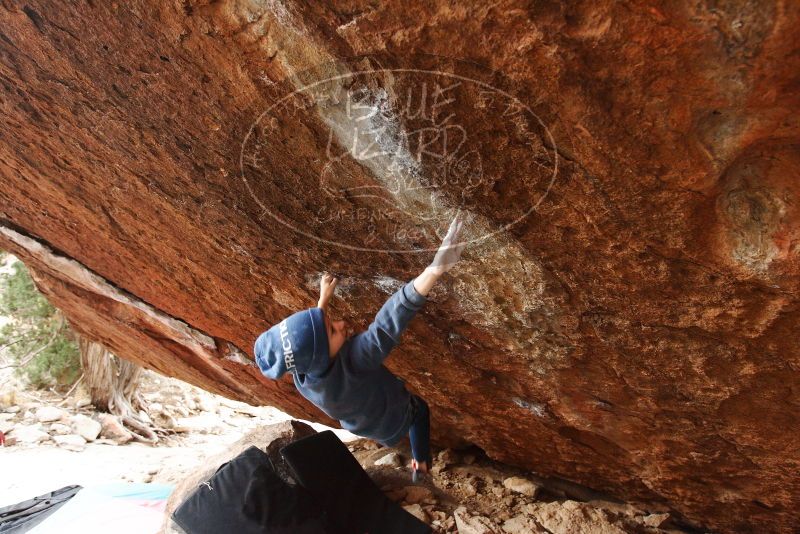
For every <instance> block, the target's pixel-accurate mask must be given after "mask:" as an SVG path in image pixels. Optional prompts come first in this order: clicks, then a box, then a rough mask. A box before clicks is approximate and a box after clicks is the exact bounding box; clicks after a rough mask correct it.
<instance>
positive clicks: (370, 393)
mask: <svg viewBox="0 0 800 534" xmlns="http://www.w3.org/2000/svg"><path fill="white" fill-rule="evenodd" d="M462 226H463V221H462V220H461V219H460V218H459V217H458V216H457V217H456V218H455V219H453V222H452V223H451V224H450V228H449V229H448V232H447V235H446V236H445V238H444V240H443V241H442V244H441V246H440V247H439V250H438V251H437V252H436V256H435V257H434V259H433V262H431V264H430V265H429V266H428V267H426V268H425V270H424V271H422V273H421V274H420V275H419V276H417V277H416V278H415V279H414V280H412V281H410V282H408V283H407V284H405V285H404V286H403V287H401V288H400V289H399V290H398V291H397V292H396V293H395V294H394V295H392V296H391V297H390V298H389V300H387V301H386V303H385V304H384V305H383V307H382V308H381V309H380V311H379V312H378V314H377V315H376V316H375V320H374V321H373V322H372V324H371V325H370V326H369V328H367V330H366V331H365V332H361V333H360V334H357V335H355V336H352V337H350V336H349V335H348V333H349V332H348V327H347V324H346V322H345V321H333V320H332V319H331V318H330V314H329V312H328V310H329V308H328V303H329V302H330V300H331V298H332V297H333V292H334V289H335V288H336V284H337V279H336V278H334V277H332V276H331V275H327V274H326V275H324V276H323V277H322V279H321V281H320V297H319V302H318V303H317V307H316V308H309V309H307V310H303V311H300V312H297V313H295V314H293V315H291V316H289V317H287V318H286V319H284V320H283V321H281V322H280V323H278V324H276V325H275V326H273V327H272V328H270V329H269V330H267V331H266V332H264V333H262V334H261V335H260V336H259V337H258V339H257V340H256V342H255V355H256V363H257V364H258V367H259V368H260V369H261V372H262V373H263V374H264V375H265V376H267V377H269V378H272V379H278V378H280V377H281V376H283V375H284V374H285V373H287V372H291V373H293V378H294V384H295V386H296V387H297V389H298V391H300V394H301V395H303V396H304V397H305V398H306V399H308V400H309V401H311V402H312V403H313V404H314V405H315V406H317V407H318V408H320V409H321V410H322V411H323V412H325V413H326V414H328V415H329V416H330V417H332V418H334V419H337V420H338V421H339V423H340V424H341V425H342V428H345V429H347V430H349V431H350V432H353V433H354V434H357V435H359V436H362V437H366V438H370V439H374V440H376V441H378V442H381V443H383V444H384V445H386V446H394V445H396V444H397V443H398V442H399V441H400V440H401V439H402V438H403V437H404V436H405V435H406V434H408V435H409V438H410V440H411V453H412V456H413V460H412V463H411V466H412V469H413V479H414V481H417V480H418V479H419V478H420V477H421V474H423V473H427V472H428V467H429V466H430V462H431V454H430V442H429V440H430V419H429V417H430V413H429V411H428V405H427V404H426V403H425V401H424V400H422V399H421V398H419V397H418V396H416V395H411V394H410V393H409V392H408V390H406V388H405V386H404V385H403V382H402V381H401V380H400V379H398V378H397V377H396V376H395V375H393V374H392V373H391V372H389V370H388V369H387V368H386V367H384V365H383V360H384V359H386V357H387V356H388V355H389V352H390V351H391V350H392V349H393V348H394V346H395V345H396V344H397V342H398V341H399V339H400V334H401V333H402V332H403V330H405V328H406V325H408V322H409V321H410V320H411V319H412V318H413V317H414V315H415V314H416V313H417V311H418V310H419V309H420V308H421V307H422V305H423V304H424V303H425V301H426V297H427V295H428V292H429V291H430V290H431V288H432V287H433V285H434V284H435V283H436V281H437V280H438V279H439V277H440V276H441V275H442V274H443V273H445V272H447V271H448V270H450V269H451V268H452V267H453V265H455V263H456V262H457V261H458V260H459V258H460V257H461V251H462V250H463V249H464V246H465V243H462V242H461V241H460V234H461V228H462Z"/></svg>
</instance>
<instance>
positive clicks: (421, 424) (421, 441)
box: [408, 395, 431, 473]
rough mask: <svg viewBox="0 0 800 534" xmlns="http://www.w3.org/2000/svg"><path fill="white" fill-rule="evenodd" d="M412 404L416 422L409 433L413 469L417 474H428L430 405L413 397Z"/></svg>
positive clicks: (429, 458) (412, 424) (414, 421)
mask: <svg viewBox="0 0 800 534" xmlns="http://www.w3.org/2000/svg"><path fill="white" fill-rule="evenodd" d="M411 402H412V403H413V405H414V412H415V413H414V420H413V421H412V422H411V428H410V429H409V431H408V437H409V438H410V440H411V455H412V456H413V460H412V461H411V468H412V469H413V470H414V471H415V472H416V471H419V472H420V473H427V472H428V468H429V467H430V464H431V443H430V440H431V420H430V410H429V409H428V404H427V403H426V402H425V401H424V400H422V399H421V398H419V397H417V396H416V395H412V397H411Z"/></svg>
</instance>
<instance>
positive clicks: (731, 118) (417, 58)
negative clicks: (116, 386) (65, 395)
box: [0, 0, 800, 532]
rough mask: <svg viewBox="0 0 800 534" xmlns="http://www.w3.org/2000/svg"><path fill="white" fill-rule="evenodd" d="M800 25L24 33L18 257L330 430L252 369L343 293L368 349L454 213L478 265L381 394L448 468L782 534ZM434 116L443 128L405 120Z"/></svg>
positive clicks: (610, 21)
mask: <svg viewBox="0 0 800 534" xmlns="http://www.w3.org/2000/svg"><path fill="white" fill-rule="evenodd" d="M798 18H800V4H798V3H797V2H790V1H788V0H786V1H767V0H765V1H762V2H750V3H743V2H734V1H730V2H727V1H712V0H705V1H697V2H686V3H672V2H660V1H656V2H625V3H618V2H611V1H604V0H601V1H576V2H569V3H567V2H557V1H534V2H515V1H508V2H500V3H497V2H492V3H491V4H489V3H486V5H478V3H466V4H464V5H459V4H449V3H445V2H438V1H434V2H408V3H381V4H377V3H374V2H364V1H359V0H353V1H348V2H336V3H335V4H334V5H320V4H319V3H316V2H303V1H301V0H287V1H286V2H285V3H280V2H277V1H269V0H262V1H250V2H247V1H244V0H241V1H236V0H222V1H219V2H213V3H206V2H196V1H193V0H184V1H182V2H177V1H173V2H155V1H152V2H145V1H141V0H140V1H131V2H81V3H76V4H72V3H53V2H40V1H30V2H18V1H14V0H7V1H5V2H3V3H2V5H0V91H2V99H0V110H2V116H3V128H2V129H1V130H0V140H1V141H2V142H0V177H1V178H0V179H2V187H0V246H1V247H3V248H5V249H8V250H11V251H12V252H14V253H15V254H17V255H19V256H20V257H21V258H22V259H23V260H24V261H25V262H26V263H28V264H29V265H30V266H31V267H32V269H33V271H34V273H35V274H36V280H37V283H38V284H39V286H40V287H41V288H42V290H44V291H45V292H46V293H47V295H48V296H49V298H51V299H52V300H53V302H54V303H55V304H56V305H58V306H59V307H61V308H63V309H64V310H65V312H66V314H67V316H68V317H69V318H70V320H71V321H72V323H73V324H74V325H75V326H76V327H77V328H79V329H80V330H81V331H82V332H84V333H85V334H86V335H88V336H90V337H92V338H94V339H96V340H98V341H101V342H103V343H104V344H106V345H107V346H108V347H109V348H110V349H112V350H113V351H115V352H116V353H118V354H120V355H121V356H124V357H127V358H130V359H133V360H135V361H137V362H139V363H143V364H145V365H147V366H149V367H151V368H155V369H157V370H159V371H161V372H164V373H167V374H169V375H173V376H178V377H180V378H183V379H186V380H189V381H191V382H193V383H195V384H198V385H200V386H203V387H205V388H207V389H209V390H211V391H214V392H218V393H222V394H224V395H227V396H230V397H234V398H238V399H240V400H245V401H247V402H251V403H254V404H260V403H270V404H274V405H277V406H279V407H280V408H282V409H284V410H286V411H288V412H289V413H291V414H293V415H295V416H301V417H305V418H313V419H316V420H319V421H322V422H330V421H328V420H327V419H326V418H325V417H324V415H323V414H321V413H319V412H318V411H316V410H315V409H314V408H313V407H311V406H309V405H308V404H307V403H306V402H304V400H303V399H302V398H300V397H299V396H298V395H297V394H296V393H295V392H294V390H293V387H292V384H291V383H290V382H289V381H288V380H284V381H280V382H269V381H267V380H265V379H263V378H262V377H261V376H260V375H259V373H258V371H257V369H255V368H254V367H253V365H252V363H251V358H252V355H251V354H250V353H251V346H252V342H253V339H254V337H255V336H256V335H257V334H258V333H259V332H260V331H261V330H262V329H264V328H265V327H267V326H269V325H270V324H272V323H273V322H275V321H276V320H278V319H280V318H281V317H282V316H283V315H286V314H287V313H289V312H290V311H293V310H295V309H298V308H301V307H305V306H310V305H313V303H314V302H315V295H314V292H315V291H314V286H315V282H314V280H315V277H316V276H318V274H319V273H320V272H321V271H323V270H325V269H331V270H333V271H335V272H338V273H339V274H340V276H342V278H343V282H342V288H341V289H342V293H341V296H342V297H344V298H343V299H342V300H338V301H337V302H336V303H335V305H336V306H337V312H339V313H341V314H343V315H347V316H349V317H351V318H352V319H353V322H354V323H355V324H356V325H358V326H362V327H363V326H365V325H366V324H367V322H368V320H369V318H370V316H371V315H372V313H374V311H375V310H376V309H377V308H378V306H379V305H380V304H381V302H382V301H383V299H385V298H386V296H387V295H388V293H389V292H390V291H391V290H392V289H393V288H394V287H397V286H398V285H399V284H400V283H401V282H402V281H403V280H407V279H410V278H411V277H412V276H414V275H415V274H416V272H417V271H418V270H419V269H420V268H421V267H422V266H424V264H425V261H426V259H427V258H428V257H429V253H428V254H415V253H403V252H408V251H409V250H412V251H413V250H418V249H421V248H426V247H431V246H435V243H436V242H437V239H436V237H435V235H434V230H436V229H437V228H438V229H440V230H441V228H442V227H443V224H444V220H446V218H447V214H446V210H445V209H444V208H452V207H455V206H460V207H461V208H463V209H467V210H468V211H470V213H472V215H473V216H474V219H473V222H472V224H471V232H472V233H471V238H475V243H474V244H473V245H472V246H471V247H470V248H468V251H467V253H466V258H465V260H464V262H463V263H462V264H461V265H460V266H459V267H458V268H457V269H456V270H455V271H454V272H453V273H452V276H450V277H448V278H447V279H446V280H444V281H443V283H442V285H441V287H440V288H439V290H438V291H437V292H436V293H435V294H433V295H432V298H431V300H432V302H431V303H430V304H429V305H428V306H427V307H426V309H425V311H424V312H423V313H421V316H420V318H419V319H418V320H417V321H416V322H415V323H414V325H413V326H412V327H411V329H410V331H409V332H408V333H407V334H406V336H405V338H404V343H403V345H402V348H401V349H400V350H398V351H397V352H396V353H395V354H394V355H393V356H392V358H391V359H390V360H389V361H388V362H387V365H388V366H389V367H390V368H391V369H392V370H393V371H395V372H397V373H398V374H399V375H401V376H402V377H403V379H404V380H406V381H407V383H408V385H409V387H410V388H411V389H413V390H415V391H417V392H419V393H421V394H422V395H423V396H424V397H425V398H426V399H427V401H428V402H429V404H430V405H431V407H432V410H433V428H434V436H435V438H436V440H437V441H439V442H440V443H442V444H448V443H449V444H457V443H459V442H461V443H463V442H471V443H474V444H476V445H478V446H480V447H481V448H483V449H484V450H485V451H486V452H487V453H488V454H489V455H490V456H491V457H493V458H496V459H499V460H501V461H504V462H508V463H513V464H516V465H519V466H523V467H526V468H528V469H532V470H535V471H537V472H539V473H541V474H544V475H558V476H562V477H565V478H567V479H571V480H574V481H577V482H580V483H583V484H587V485H589V486H592V487H596V488H600V489H603V490H606V491H610V492H613V493H615V494H617V495H619V496H620V497H623V498H625V499H628V500H641V501H647V502H651V503H662V504H664V505H666V506H668V507H670V508H671V509H673V510H674V511H675V512H677V513H679V514H680V515H681V516H682V517H683V518H684V520H685V521H686V522H687V523H690V524H696V525H704V526H706V527H708V528H711V529H715V530H719V531H749V530H756V529H757V530H758V531H762V532H763V531H774V532H778V531H787V530H789V529H790V528H792V526H793V525H794V526H796V525H797V524H798V523H799V522H800V514H799V513H798V510H800V496H799V495H800V486H799V485H798V484H800V483H799V482H798V477H797V476H796V475H797V472H798V461H799V460H800V452H799V450H798V447H797V446H796V441H797V432H796V429H797V428H800V419H798V413H800V412H798V409H797V408H798V403H799V402H800V393H799V392H800V379H799V373H800V350H799V349H798V347H797V344H796V342H795V337H796V336H794V334H795V332H796V331H797V327H798V324H799V323H800V308H798V286H800V278H798V272H799V271H800V265H799V263H798V262H799V260H798V240H797V239H798V218H800V213H798V209H799V208H798V206H799V205H800V204H798V202H797V196H798V195H797V193H798V189H800V182H798V181H797V179H796V177H797V176H798V171H800V151H799V150H798V130H799V126H800V125H799V124H798V121H800V119H799V118H798V115H797V109H798V107H799V106H800V89H799V87H798V85H799V84H800V78H798V76H799V75H798V73H800V53H799V52H800V51H799V50H798V47H799V46H800V36H799V35H798V29H797V28H798V26H797V20H798ZM355 56H359V57H357V58H355V59H352V60H350V59H345V58H352V57H355ZM364 56H369V57H366V58H365V57H364ZM447 58H459V59H460V60H463V61H461V62H455V61H450V60H449V59H447ZM320 65H324V67H320ZM379 68H380V69H389V71H388V72H387V71H383V72H382V73H372V72H369V71H372V70H375V69H379ZM408 68H415V69H420V70H422V71H426V72H421V73H420V72H417V73H416V74H413V73H412V74H410V73H406V72H405V71H402V70H399V69H408ZM360 71H366V73H365V74H361V75H354V74H353V73H354V72H360ZM427 71H436V72H439V73H441V72H448V73H453V72H458V73H461V74H460V75H463V77H462V78H452V77H450V78H449V79H451V80H456V79H457V80H459V81H460V82H464V83H458V84H453V87H452V88H450V89H448V90H447V91H440V94H439V96H442V95H441V93H444V97H443V100H441V101H440V102H438V103H433V104H432V103H431V101H425V100H424V98H423V96H422V95H421V94H420V92H419V91H420V89H421V88H422V87H428V88H431V89H433V88H435V87H436V83H439V88H440V89H441V87H442V86H443V85H444V84H443V83H442V81H443V80H446V79H448V76H447V75H441V74H431V73H430V72H427ZM325 76H327V77H334V78H336V76H338V78H336V81H334V82H329V83H327V84H325V85H322V86H313V88H312V89H311V90H309V91H306V92H303V93H301V94H300V95H299V96H298V95H295V97H294V98H292V99H290V100H289V101H286V100H282V99H284V97H285V96H286V95H287V94H290V93H291V91H293V90H295V89H300V88H301V87H304V86H307V85H308V84H313V83H314V81H315V80H317V79H319V78H321V77H325ZM476 79H478V80H479V81H480V83H475V81H474V80H476ZM425 80H427V81H428V82H430V83H429V85H425V84H424V83H423V81H425ZM468 80H473V81H471V82H470V81H468ZM434 82H436V83H434ZM481 83H484V84H486V85H481ZM347 87H353V88H355V90H356V94H357V95H360V97H359V98H361V97H363V98H361V100H360V101H361V102H362V103H363V106H361V107H358V106H355V108H358V109H360V110H361V111H359V113H362V115H357V114H356V115H354V114H353V109H354V106H351V105H350V104H351V103H352V102H351V100H350V96H349V94H348V96H347V97H346V98H345V99H342V98H341V95H342V90H346V89H347ZM488 88H491V90H489V89H488ZM484 89H486V91H484ZM413 91H417V92H416V93H415V94H414V96H413V98H410V97H409V99H408V100H414V102H415V103H417V104H419V103H420V102H427V103H426V105H427V106H428V110H430V109H431V108H436V106H437V105H438V104H442V106H441V107H440V108H439V110H440V111H442V114H440V115H437V114H435V113H427V114H426V113H416V112H415V111H414V110H415V109H416V108H413V109H412V107H407V108H404V110H400V109H399V108H398V106H400V105H401V104H402V103H403V98H402V96H403V95H406V94H408V95H411V93H412V92H413ZM434 92H435V91H434ZM326 93H327V96H326ZM331 95H333V96H331ZM429 95H431V100H435V99H434V98H433V96H432V95H433V93H429ZM487 95H488V96H487ZM509 95H512V96H509ZM449 96H452V97H453V98H449ZM287 102H288V103H287ZM423 107H424V106H423ZM364 110H366V111H364ZM265 111H266V112H267V113H266V115H262V113H264V112H265ZM451 111H452V112H453V114H452V115H449V113H450V112H451ZM364 113H366V115H364ZM443 117H444V118H443ZM450 117H452V118H453V119H452V122H447V120H449V118H450ZM365 120H366V121H367V122H364V121H365ZM426 121H427V122H426ZM367 123H368V124H370V126H371V128H366V129H354V127H357V126H359V125H362V124H367ZM426 124H427V127H426V126H425V125H426ZM251 126H253V128H251ZM398 132H409V133H413V135H410V136H409V138H408V139H406V141H407V143H405V144H404V143H401V142H399V140H401V139H403V137H402V135H399V134H398ZM444 134H447V135H444ZM451 134H452V135H451ZM451 139H453V140H456V142H454V143H450V140H451ZM465 139H468V142H467V143H466V144H464V143H462V141H464V140H465ZM372 145H375V146H379V147H380V148H381V150H380V151H377V153H376V154H374V157H373V154H372V153H371V152H369V151H367V152H365V151H363V150H362V151H357V150H356V148H357V146H358V147H359V148H360V147H363V146H367V147H369V146H372ZM387 147H388V150H387ZM443 147H444V148H446V149H445V150H444V151H442V150H441V149H442V148H443ZM461 147H464V149H463V150H462V148H461ZM437 150H438V152H437ZM434 153H436V154H439V153H441V154H444V155H446V156H447V157H444V158H439V159H437V157H435V156H434ZM441 154H439V155H441ZM423 156H424V157H423ZM442 169H444V170H442ZM406 179H407V181H405V182H404V181H403V180H406ZM409 184H410V185H414V186H420V187H408V186H409ZM431 187H433V189H435V191H433V192H431ZM366 192H369V193H371V194H366ZM429 193H430V194H429ZM529 207H534V208H535V209H534V210H533V211H531V210H529ZM384 216H385V217H384ZM376 249H378V250H391V251H394V252H380V251H376Z"/></svg>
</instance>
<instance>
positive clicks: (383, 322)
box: [350, 280, 427, 370]
mask: <svg viewBox="0 0 800 534" xmlns="http://www.w3.org/2000/svg"><path fill="white" fill-rule="evenodd" d="M426 300H427V299H426V298H425V297H423V296H422V295H420V294H419V293H417V290H416V289H414V281H413V280H412V281H411V282H408V283H407V284H406V285H404V286H403V287H401V288H400V289H399V290H398V291H397V292H396V293H395V294H394V295H392V296H391V297H389V300H387V301H386V303H384V305H383V306H382V307H381V309H380V311H379V312H378V315H376V316H375V320H374V321H372V324H371V325H369V328H367V330H366V331H365V332H362V333H360V334H358V335H357V336H355V337H354V338H353V345H352V349H351V352H350V355H351V356H350V357H351V360H352V365H353V367H354V368H355V369H357V370H367V369H376V368H378V367H380V365H381V364H382V363H383V360H384V359H385V358H386V357H387V356H388V355H389V352H391V350H392V349H393V348H394V346H395V345H397V343H398V341H399V340H400V334H402V333H403V330H405V329H406V326H407V325H408V323H409V321H411V319H412V318H413V317H414V315H416V313H417V311H418V310H419V309H420V308H421V307H422V305H423V304H425V301H426Z"/></svg>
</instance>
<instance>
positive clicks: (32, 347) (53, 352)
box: [0, 262, 81, 388]
mask: <svg viewBox="0 0 800 534" xmlns="http://www.w3.org/2000/svg"><path fill="white" fill-rule="evenodd" d="M3 278H4V279H3V280H1V281H0V285H1V286H2V292H0V313H2V314H3V315H7V316H10V317H11V318H12V322H11V323H9V324H7V325H5V326H4V327H3V328H2V330H0V346H5V347H6V348H7V350H8V352H9V354H10V355H11V356H12V358H13V359H14V360H15V361H16V363H17V364H20V365H21V367H20V368H19V372H20V373H22V374H24V375H25V376H27V378H28V380H29V381H30V383H31V384H32V385H34V386H35V387H38V388H44V387H49V386H68V385H70V384H72V383H73V382H75V380H77V379H78V377H79V376H80V373H81V365H80V352H79V350H78V347H77V345H76V344H75V342H74V340H73V336H72V332H71V330H70V328H69V326H68V325H67V323H66V321H65V320H64V318H63V316H62V315H61V313H60V312H59V311H58V310H57V309H56V308H55V307H53V305H52V304H50V303H49V302H48V301H47V299H45V298H44V296H42V294H41V293H39V291H37V289H36V286H35V285H34V283H33V280H32V279H31V276H30V273H28V269H27V268H25V266H24V265H23V264H22V263H21V262H17V263H15V264H14V266H13V272H12V274H10V275H8V276H5V277H3Z"/></svg>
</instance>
